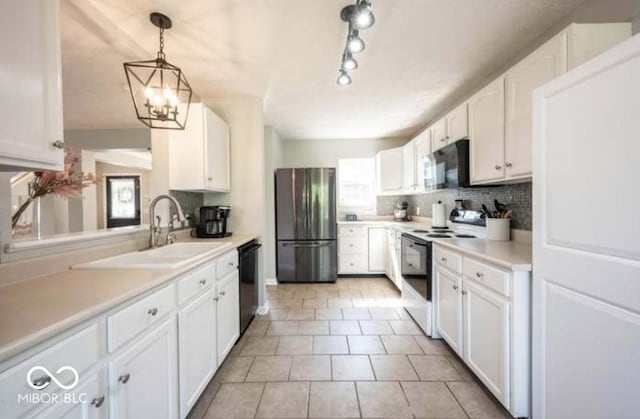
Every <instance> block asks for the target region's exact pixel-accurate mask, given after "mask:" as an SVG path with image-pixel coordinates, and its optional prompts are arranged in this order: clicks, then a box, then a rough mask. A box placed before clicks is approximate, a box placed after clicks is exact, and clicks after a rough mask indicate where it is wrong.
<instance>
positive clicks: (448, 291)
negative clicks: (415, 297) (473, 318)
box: [435, 266, 463, 356]
mask: <svg viewBox="0 0 640 419" xmlns="http://www.w3.org/2000/svg"><path fill="white" fill-rule="evenodd" d="M435 272H436V293H437V301H436V328H437V329H438V332H439V333H440V336H442V338H443V339H444V340H446V341H447V343H448V344H449V346H451V349H453V350H454V351H455V352H456V353H457V354H458V355H460V356H462V349H463V347H462V294H461V293H460V287H461V284H462V281H461V279H460V278H459V277H458V276H456V275H455V274H452V273H448V272H447V271H446V270H445V269H443V268H441V267H439V266H437V267H436V271H435Z"/></svg>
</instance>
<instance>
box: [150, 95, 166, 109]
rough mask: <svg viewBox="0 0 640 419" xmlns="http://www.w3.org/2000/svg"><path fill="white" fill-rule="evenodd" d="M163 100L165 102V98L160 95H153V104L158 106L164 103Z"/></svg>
mask: <svg viewBox="0 0 640 419" xmlns="http://www.w3.org/2000/svg"><path fill="white" fill-rule="evenodd" d="M164 102H165V99H164V98H163V97H162V96H160V95H155V96H153V100H152V103H153V106H155V107H157V108H160V107H162V106H163V105H164Z"/></svg>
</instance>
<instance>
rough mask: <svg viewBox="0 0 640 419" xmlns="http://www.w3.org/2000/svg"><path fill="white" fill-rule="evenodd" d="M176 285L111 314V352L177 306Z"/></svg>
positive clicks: (108, 321)
mask: <svg viewBox="0 0 640 419" xmlns="http://www.w3.org/2000/svg"><path fill="white" fill-rule="evenodd" d="M175 294H176V290H175V285H173V284H171V285H169V286H168V287H165V288H163V289H161V290H159V291H156V292H155V293H153V294H151V295H149V296H148V297H145V298H143V299H142V300H140V301H137V302H135V303H133V304H131V305H130V306H129V307H127V308H125V309H123V310H120V311H119V312H117V313H116V314H114V315H112V316H109V317H108V319H107V326H108V328H109V333H108V336H109V352H113V351H115V350H116V349H117V348H119V347H120V346H122V345H123V344H124V343H126V342H127V341H128V340H129V339H131V338H132V337H134V336H136V335H138V334H140V333H141V332H142V331H143V330H145V329H147V328H148V327H149V326H151V325H152V324H154V323H156V322H158V320H160V319H162V318H163V317H164V316H165V315H167V314H168V313H169V312H170V311H171V310H173V309H174V308H175V306H176V295H175Z"/></svg>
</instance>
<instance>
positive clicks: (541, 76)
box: [504, 31, 567, 177]
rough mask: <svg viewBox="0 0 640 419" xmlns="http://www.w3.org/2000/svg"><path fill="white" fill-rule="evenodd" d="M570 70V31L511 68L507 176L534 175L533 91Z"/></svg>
mask: <svg viewBox="0 0 640 419" xmlns="http://www.w3.org/2000/svg"><path fill="white" fill-rule="evenodd" d="M566 70H567V32H566V31H565V32H561V33H560V34H558V35H556V36H555V37H554V38H552V39H551V40H550V41H548V42H547V43H546V44H544V45H543V46H542V47H540V48H538V49H537V50H536V51H535V52H534V53H533V54H531V55H529V56H528V57H527V58H525V59H524V60H522V61H521V62H520V63H518V64H517V65H516V66H515V67H513V68H512V69H510V70H509V71H508V72H507V74H506V75H505V81H506V122H505V123H506V126H505V129H506V134H505V158H506V161H505V163H504V165H505V169H506V177H520V176H529V175H531V121H532V93H533V90H534V89H536V88H538V87H540V86H542V85H543V84H545V83H546V82H548V81H551V80H553V79H554V78H556V77H558V76H559V75H561V74H563V73H564V72H566Z"/></svg>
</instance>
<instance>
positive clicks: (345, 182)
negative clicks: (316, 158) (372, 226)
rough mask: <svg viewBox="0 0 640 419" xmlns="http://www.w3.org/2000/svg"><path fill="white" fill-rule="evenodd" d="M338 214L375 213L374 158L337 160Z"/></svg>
mask: <svg viewBox="0 0 640 419" xmlns="http://www.w3.org/2000/svg"><path fill="white" fill-rule="evenodd" d="M338 212H339V213H346V212H355V213H358V214H375V213H376V165H375V158H373V157H372V158H355V159H339V160H338Z"/></svg>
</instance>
